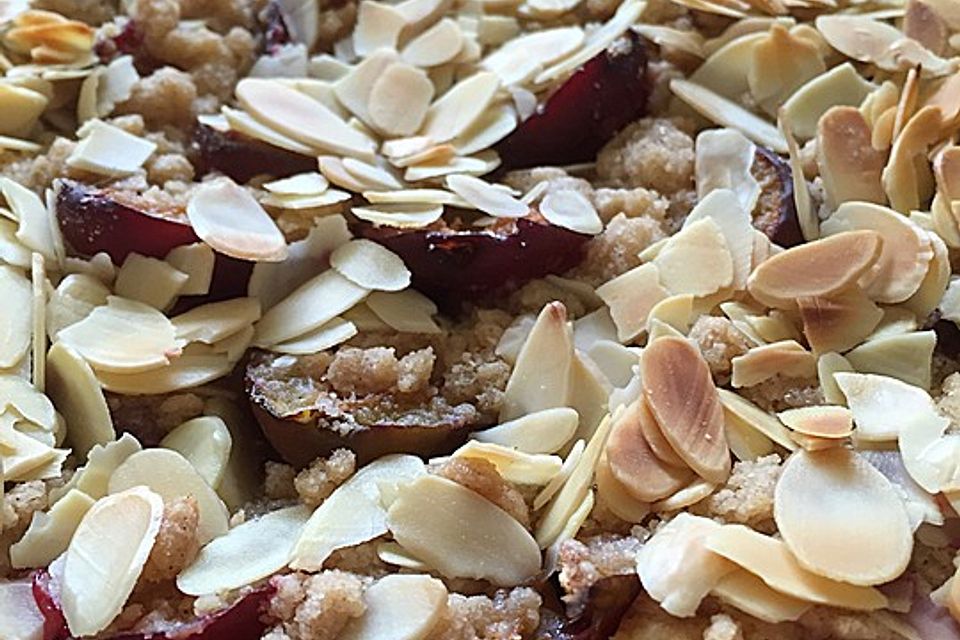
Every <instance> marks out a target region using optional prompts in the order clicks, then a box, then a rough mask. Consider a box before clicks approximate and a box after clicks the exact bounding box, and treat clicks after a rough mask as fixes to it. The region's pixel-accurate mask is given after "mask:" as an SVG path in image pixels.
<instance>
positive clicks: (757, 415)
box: [717, 389, 797, 451]
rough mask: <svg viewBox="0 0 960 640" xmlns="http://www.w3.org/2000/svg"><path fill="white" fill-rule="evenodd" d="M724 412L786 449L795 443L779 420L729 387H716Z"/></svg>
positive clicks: (794, 447) (791, 448) (794, 446)
mask: <svg viewBox="0 0 960 640" xmlns="http://www.w3.org/2000/svg"><path fill="white" fill-rule="evenodd" d="M717 393H718V394H719V395H720V402H721V403H722V404H723V409H724V412H729V413H730V415H731V416H733V417H735V418H737V419H739V420H740V421H741V423H742V425H743V426H745V427H747V428H750V429H753V430H755V431H758V432H759V433H761V434H763V435H764V436H766V437H768V438H769V439H770V440H772V441H773V442H776V443H777V444H778V445H780V446H781V447H783V448H785V449H787V450H788V451H793V450H794V449H796V448H797V445H796V444H794V442H793V441H792V440H791V439H790V432H789V431H788V430H787V428H786V427H784V426H783V423H781V422H780V420H779V419H778V418H777V417H776V416H775V415H772V414H770V413H767V412H766V411H764V410H763V409H761V408H760V407H758V406H757V405H755V404H753V403H752V402H750V401H749V400H747V399H746V398H744V397H743V396H741V395H739V394H737V393H735V392H733V391H730V390H729V389H717Z"/></svg>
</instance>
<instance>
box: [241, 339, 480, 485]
mask: <svg viewBox="0 0 960 640" xmlns="http://www.w3.org/2000/svg"><path fill="white" fill-rule="evenodd" d="M326 355H327V354H323V353H321V354H317V355H314V356H300V357H297V358H295V359H293V360H291V357H290V356H283V355H280V354H275V353H268V352H264V351H254V352H253V353H252V354H251V356H250V360H249V363H248V365H247V369H246V376H245V387H246V391H247V394H248V396H249V398H250V405H251V407H252V409H253V414H254V416H255V417H256V419H257V422H258V423H259V424H260V428H261V430H262V431H263V433H264V435H265V436H266V438H267V440H268V441H269V442H270V444H271V445H272V446H273V448H274V449H275V450H276V451H277V453H279V454H280V456H281V457H282V458H283V459H284V460H286V461H287V462H288V463H290V464H292V465H294V466H295V467H304V466H306V465H308V464H310V462H312V461H313V460H314V459H316V458H317V457H318V456H325V455H329V454H330V453H331V452H332V451H334V450H335V449H339V448H341V447H346V448H348V449H351V450H352V451H353V452H354V453H356V455H357V461H358V463H359V464H365V463H366V462H369V461H371V460H374V459H376V458H379V457H380V456H383V455H385V454H388V453H413V454H417V455H420V456H423V457H430V456H436V455H440V454H443V453H449V452H451V451H452V450H454V449H455V448H456V447H458V446H459V445H461V444H463V442H465V441H466V439H467V436H468V435H469V434H470V433H471V432H473V431H476V430H478V429H482V428H484V427H487V426H489V425H490V424H492V423H493V422H494V419H493V416H486V415H483V414H481V413H480V412H479V411H478V410H477V409H476V408H475V407H474V406H473V405H471V404H467V403H461V404H454V403H451V402H448V401H447V400H446V399H445V398H444V397H443V396H442V395H440V394H439V393H437V394H436V395H432V394H427V395H423V394H416V395H414V396H412V397H404V396H403V395H401V394H396V393H393V392H389V391H387V392H378V393H369V394H338V393H337V392H336V391H335V390H334V389H333V387H332V385H331V384H330V383H329V382H327V381H326V379H325V377H324V369H325V363H326V362H327V361H326V360H325V357H326ZM319 363H323V364H320V366H317V365H318V364H319ZM433 393H436V390H434V392H433Z"/></svg>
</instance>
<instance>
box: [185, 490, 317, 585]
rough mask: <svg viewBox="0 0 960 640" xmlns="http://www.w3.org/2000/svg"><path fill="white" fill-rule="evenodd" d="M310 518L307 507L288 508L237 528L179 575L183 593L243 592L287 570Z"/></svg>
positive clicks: (248, 521) (220, 539)
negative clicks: (294, 545) (244, 588)
mask: <svg viewBox="0 0 960 640" xmlns="http://www.w3.org/2000/svg"><path fill="white" fill-rule="evenodd" d="M309 517H310V510H309V509H308V508H307V507H305V506H303V505H299V506H295V507H286V508H284V509H279V510H277V511H272V512H270V513H268V514H266V515H263V516H260V517H259V518H256V519H255V520H247V521H246V522H244V523H242V524H240V525H238V526H236V527H234V528H233V529H231V530H230V531H228V532H227V533H226V535H223V536H220V537H219V538H216V539H215V540H212V541H211V542H210V543H209V544H208V545H207V546H205V547H204V548H203V549H201V550H200V554H199V555H198V556H197V558H196V560H194V561H193V563H192V564H191V565H190V566H188V567H187V568H186V569H184V570H183V571H182V572H181V573H180V575H179V576H177V588H178V589H180V591H181V592H183V593H185V594H187V595H192V596H202V595H207V594H214V593H222V592H225V591H229V590H232V589H239V588H240V587H243V586H244V585H248V584H253V583H255V582H257V581H258V580H262V579H264V578H267V577H269V576H271V575H273V574H274V573H276V572H278V571H280V570H281V569H283V568H284V567H285V566H286V565H287V563H288V562H289V561H290V553H291V551H292V549H293V544H294V543H295V542H296V541H297V538H299V537H300V532H301V530H302V529H303V526H304V525H305V524H306V522H307V519H308V518H309Z"/></svg>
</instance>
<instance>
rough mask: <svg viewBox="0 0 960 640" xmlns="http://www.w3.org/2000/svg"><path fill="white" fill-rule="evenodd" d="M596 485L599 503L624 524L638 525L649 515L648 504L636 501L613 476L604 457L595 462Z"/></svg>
mask: <svg viewBox="0 0 960 640" xmlns="http://www.w3.org/2000/svg"><path fill="white" fill-rule="evenodd" d="M596 484H597V496H599V499H600V501H601V502H602V503H603V505H604V506H606V507H607V508H608V509H609V510H610V511H611V512H612V513H613V515H615V516H617V517H618V518H620V519H621V520H623V521H624V522H632V523H637V524H639V523H640V522H643V519H644V518H646V517H647V516H648V515H649V514H650V504H649V503H646V502H643V501H642V500H638V499H637V498H636V497H635V496H634V495H633V494H632V493H630V492H629V491H628V490H627V488H626V487H625V486H624V485H623V483H622V482H620V481H619V480H617V478H616V476H614V475H613V471H611V469H610V463H609V462H608V461H607V457H606V455H602V456H600V460H599V461H598V462H597V469H596Z"/></svg>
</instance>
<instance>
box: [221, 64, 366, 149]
mask: <svg viewBox="0 0 960 640" xmlns="http://www.w3.org/2000/svg"><path fill="white" fill-rule="evenodd" d="M236 94H237V99H238V100H239V101H240V104H241V105H242V106H243V108H244V109H246V110H247V112H248V113H250V114H251V115H252V116H253V117H255V118H256V119H257V120H259V121H260V122H262V123H263V124H265V125H267V126H269V127H271V128H273V129H276V130H277V131H279V132H281V133H282V134H284V135H288V136H290V137H291V138H293V139H294V140H297V141H299V142H301V143H303V144H306V145H308V146H310V147H311V148H313V149H316V150H318V151H329V152H333V153H339V154H343V155H347V156H352V157H358V158H369V157H371V156H372V154H373V152H374V149H375V145H374V143H373V142H372V141H371V140H370V139H369V138H367V137H366V136H365V135H363V134H362V133H360V132H358V131H357V130H356V129H354V128H352V127H350V126H349V125H347V124H346V123H345V122H344V121H343V120H342V119H340V117H339V116H338V115H337V114H335V113H334V112H333V111H331V110H330V109H328V108H327V107H326V106H324V105H323V104H322V103H320V102H318V101H317V100H314V99H312V98H310V97H308V96H306V95H304V94H302V93H300V92H299V91H297V90H296V89H293V88H291V87H287V86H284V85H283V84H281V83H279V82H272V81H270V80H264V79H260V78H246V79H244V80H241V81H240V83H239V84H238V85H237V88H236Z"/></svg>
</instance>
